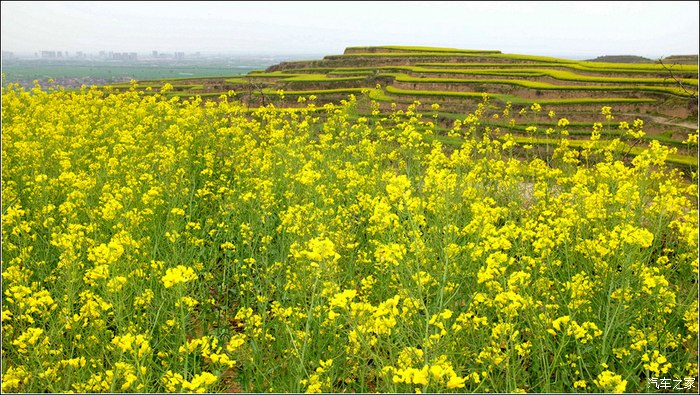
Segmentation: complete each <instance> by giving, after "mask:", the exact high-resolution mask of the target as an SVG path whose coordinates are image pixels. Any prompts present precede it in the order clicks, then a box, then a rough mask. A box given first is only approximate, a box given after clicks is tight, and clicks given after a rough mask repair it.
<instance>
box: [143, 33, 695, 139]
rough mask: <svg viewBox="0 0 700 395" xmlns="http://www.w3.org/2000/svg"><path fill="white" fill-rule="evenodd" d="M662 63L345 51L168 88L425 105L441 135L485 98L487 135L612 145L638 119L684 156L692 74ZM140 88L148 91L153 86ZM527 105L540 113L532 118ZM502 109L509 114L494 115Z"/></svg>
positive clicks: (268, 98)
mask: <svg viewBox="0 0 700 395" xmlns="http://www.w3.org/2000/svg"><path fill="white" fill-rule="evenodd" d="M672 59H673V58H672V57H671V58H669V59H668V60H666V62H664V64H659V63H646V64H640V63H634V64H633V63H604V62H587V61H575V60H567V59H559V58H551V57H543V56H530V55H516V54H504V53H501V52H500V51H479V50H463V49H453V48H432V47H399V46H382V47H350V48H347V49H346V50H345V53H344V54H342V55H332V56H326V57H324V58H323V59H320V60H310V61H296V62H284V63H281V64H278V65H275V66H272V67H270V68H268V69H267V70H264V71H254V72H251V73H249V74H248V75H246V76H244V77H235V78H220V77H219V78H199V79H180V80H171V81H169V82H170V83H171V84H172V85H173V87H174V90H173V91H172V92H170V94H171V95H180V96H187V95H201V96H202V97H203V98H218V97H219V96H221V95H222V94H227V93H230V91H234V92H235V94H236V97H237V98H238V99H240V100H242V101H244V102H246V103H248V104H249V105H250V106H258V105H267V104H270V103H272V104H274V105H275V106H278V107H301V106H304V107H305V106H306V103H305V102H304V101H305V99H306V98H307V97H315V100H316V104H325V103H332V102H338V101H340V100H343V99H347V98H348V95H350V94H354V95H356V96H357V97H358V98H359V100H358V103H359V104H360V105H359V106H358V110H359V112H360V113H362V112H364V113H366V114H365V115H369V114H370V113H371V112H372V110H373V109H374V110H379V111H380V112H384V110H389V109H390V108H392V106H403V107H406V106H407V105H410V104H411V103H414V102H415V101H420V102H421V103H423V104H424V105H425V106H424V107H422V108H421V110H423V111H422V112H423V115H424V116H426V117H428V119H430V117H431V116H432V115H433V114H432V112H431V108H430V107H428V106H427V105H428V104H434V103H435V104H438V105H439V114H437V116H436V117H435V119H436V120H437V123H438V125H437V126H438V127H443V128H447V129H449V128H451V127H452V126H453V125H454V122H455V120H463V119H464V117H465V116H466V115H467V114H469V113H471V112H473V111H474V110H475V109H476V108H477V106H478V105H479V103H482V102H483V100H484V93H488V104H487V105H485V106H483V108H482V111H484V112H485V113H486V115H487V117H488V119H490V121H489V126H491V127H494V128H496V127H497V128H499V129H500V130H501V131H506V132H508V133H512V134H513V135H515V136H516V137H517V136H521V137H523V136H529V137H532V133H528V132H527V131H528V130H529V131H530V132H532V128H530V127H531V126H533V125H534V126H535V127H536V128H537V129H538V130H540V131H546V130H550V129H552V128H555V127H556V126H557V124H558V120H559V119H561V118H566V119H567V120H568V122H569V125H568V130H567V131H568V133H569V136H570V138H571V139H576V138H588V137H589V136H590V135H591V131H592V129H593V127H594V124H595V123H597V122H602V123H603V124H604V128H603V129H601V130H599V132H601V133H602V134H603V135H604V136H606V135H607V136H611V137H614V136H616V135H621V134H624V133H625V130H620V128H619V127H618V125H619V122H622V121H624V122H627V123H628V124H633V122H634V120H635V119H638V118H639V119H641V120H642V121H644V123H643V125H642V126H641V127H642V128H643V131H644V132H645V136H644V138H645V139H656V140H660V141H662V142H664V143H667V144H670V145H676V146H679V147H684V146H687V144H685V145H684V143H683V142H684V141H687V140H688V136H689V135H690V134H692V133H694V132H695V130H696V129H697V112H698V107H697V103H698V102H697V92H698V66H697V65H689V64H677V63H671V61H672ZM144 83H145V84H149V85H152V86H153V87H154V88H157V87H159V86H161V85H162V84H163V81H144V82H142V85H143V84H144ZM363 96H364V97H365V100H363V99H362V97H363ZM370 101H374V102H375V103H376V104H375V106H374V107H372V106H371V105H370ZM534 103H537V104H539V106H538V107H535V108H539V107H541V110H539V111H533V110H532V108H533V104H534ZM604 106H609V107H612V117H605V116H603V115H602V114H600V112H601V108H602V107H604ZM504 108H508V109H509V110H508V111H506V113H504V111H503V110H504ZM375 114H376V112H375ZM594 114H598V118H595V115H594ZM592 118H594V119H592ZM528 128H530V129H528ZM547 134H549V133H543V135H542V136H540V137H542V138H547V137H548V136H547ZM686 151H690V150H686Z"/></svg>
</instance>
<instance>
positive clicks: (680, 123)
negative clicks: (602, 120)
mask: <svg viewBox="0 0 700 395" xmlns="http://www.w3.org/2000/svg"><path fill="white" fill-rule="evenodd" d="M623 115H632V116H640V114H631V113H625V114H623ZM643 117H645V118H649V120H650V121H651V122H654V123H660V124H663V125H670V126H680V127H683V128H688V129H693V130H696V129H697V128H698V124H697V123H691V122H683V121H674V120H672V119H670V118H666V117H661V116H658V115H649V114H644V115H643Z"/></svg>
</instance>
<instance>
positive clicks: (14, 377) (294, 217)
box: [2, 84, 698, 392]
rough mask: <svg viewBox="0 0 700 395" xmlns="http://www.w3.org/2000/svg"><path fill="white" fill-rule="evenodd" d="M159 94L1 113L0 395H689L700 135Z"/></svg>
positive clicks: (375, 105)
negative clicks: (659, 383)
mask: <svg viewBox="0 0 700 395" xmlns="http://www.w3.org/2000/svg"><path fill="white" fill-rule="evenodd" d="M173 88H174V87H173V86H172V85H170V84H166V85H165V86H163V88H162V89H161V90H160V91H159V90H158V89H154V88H152V87H139V86H137V85H136V84H133V85H132V86H131V88H127V89H123V91H122V92H119V91H117V90H116V89H111V88H97V87H93V88H83V89H81V90H79V91H66V90H62V89H58V90H54V89H48V90H46V89H42V88H41V87H39V86H37V87H35V88H34V89H32V90H31V91H25V90H23V89H21V88H18V87H17V86H15V85H13V84H9V85H8V86H5V87H3V89H2V113H3V122H2V390H3V392H68V391H75V392H241V391H243V392H374V391H380V392H646V391H655V389H654V388H653V387H651V388H650V387H649V386H648V383H649V382H650V380H655V379H656V380H661V379H664V378H665V379H669V380H678V381H682V383H683V384H682V385H683V386H686V387H687V386H688V385H689V384H692V383H690V382H691V380H692V381H693V382H694V384H693V385H695V387H694V389H697V384H696V383H697V377H698V366H697V358H698V354H697V350H698V321H697V318H698V284H697V281H696V280H697V277H698V254H697V250H698V188H697V173H695V171H697V166H691V164H693V162H692V158H693V152H694V151H696V150H697V131H696V132H695V133H691V134H689V135H688V137H687V140H686V141H684V142H683V144H681V145H680V146H667V145H664V144H663V143H660V142H659V141H658V140H644V138H643V137H644V122H642V121H634V122H632V121H630V122H627V121H619V120H618V119H616V116H617V113H616V110H615V107H614V106H612V108H611V107H610V106H604V107H602V108H599V109H598V110H597V111H596V112H591V113H589V115H588V117H589V118H588V119H587V120H586V121H581V122H578V123H577V122H574V121H573V120H569V119H566V118H565V117H560V116H558V115H556V113H555V111H554V110H556V108H554V109H552V108H549V107H548V106H547V105H545V104H542V105H540V104H532V105H530V106H527V107H523V109H521V110H520V111H519V112H518V111H516V110H515V109H514V108H513V107H512V106H511V104H508V105H505V106H502V107H500V108H497V109H496V108H495V106H494V103H493V102H491V101H490V99H489V96H488V95H482V97H481V98H480V99H479V100H480V101H479V103H478V105H475V106H474V107H473V108H472V110H471V111H470V112H469V113H467V114H464V116H455V117H454V119H452V126H451V127H449V128H444V127H440V126H439V125H437V123H436V122H437V120H438V119H440V117H441V116H442V115H441V111H442V110H441V107H440V105H438V104H432V105H424V104H420V103H419V102H417V101H415V102H412V103H411V104H409V105H401V104H393V105H390V110H389V111H384V110H383V109H382V108H381V106H382V104H381V103H380V102H378V101H375V100H372V99H371V97H372V96H371V92H369V91H367V92H366V94H361V93H360V94H358V95H357V96H355V95H350V96H347V94H343V95H345V99H344V100H342V102H340V103H336V104H335V105H334V104H320V103H317V98H316V97H314V96H306V95H304V96H298V97H294V100H295V101H296V102H297V104H298V106H297V107H298V108H295V109H283V108H278V107H276V106H275V105H274V103H273V104H268V105H266V106H265V107H254V106H253V107H249V106H247V105H245V104H244V103H242V102H237V101H235V100H234V93H233V92H231V93H230V94H224V95H220V96H219V97H217V100H211V101H202V99H201V97H192V98H190V99H185V98H183V99H181V98H179V97H175V96H171V95H173V94H176V93H174V92H173V91H172V89H173ZM284 95H285V94H284V92H278V96H279V100H282V98H283V96H284ZM288 99H289V98H287V100H288ZM542 114H545V115H544V116H545V117H548V118H551V124H552V125H553V126H551V127H544V126H542V125H541V124H538V123H536V122H535V120H536V119H537V117H539V116H540V115H542ZM494 115H497V116H494ZM516 117H517V118H518V121H517V123H518V124H519V125H523V129H524V130H523V135H522V136H514V135H513V134H511V133H509V132H508V131H507V130H504V129H500V128H498V127H494V126H492V125H490V124H489V122H493V121H494V120H498V119H511V118H516ZM514 122H515V121H514ZM573 127H576V128H590V131H589V135H588V136H587V137H585V138H580V139H578V140H571V139H570V137H571V136H570V135H569V128H573ZM601 136H606V138H605V139H601ZM688 155H690V156H688ZM683 158H686V159H683ZM689 158H690V160H689ZM674 159H675V160H676V162H674V163H670V161H673V160H674ZM683 160H685V161H686V162H683ZM689 391H692V388H691V389H689Z"/></svg>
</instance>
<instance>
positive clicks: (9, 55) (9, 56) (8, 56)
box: [2, 51, 15, 59]
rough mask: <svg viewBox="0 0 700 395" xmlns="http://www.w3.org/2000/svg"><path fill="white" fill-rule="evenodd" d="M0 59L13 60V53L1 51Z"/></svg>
mask: <svg viewBox="0 0 700 395" xmlns="http://www.w3.org/2000/svg"><path fill="white" fill-rule="evenodd" d="M2 58H3V59H14V58H15V53H14V52H11V51H2Z"/></svg>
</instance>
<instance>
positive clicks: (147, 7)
mask: <svg viewBox="0 0 700 395" xmlns="http://www.w3.org/2000/svg"><path fill="white" fill-rule="evenodd" d="M1 16H2V26H1V29H2V49H3V50H5V51H14V52H17V53H25V52H26V53H30V52H35V51H41V50H62V51H71V52H73V51H78V50H80V51H85V52H97V51H100V50H106V51H120V52H122V51H129V52H141V53H143V52H150V51H151V50H158V51H161V52H172V51H185V52H195V51H201V52H202V53H211V52H229V53H238V54H300V55H303V54H339V53H342V52H343V50H344V49H345V47H348V46H360V45H362V46H364V45H391V44H393V45H429V46H441V47H454V48H464V49H497V50H501V51H503V52H505V53H523V54H533V55H550V56H562V57H566V56H569V57H576V58H583V57H591V56H598V55H641V56H647V57H654V58H656V57H660V56H668V55H674V54H697V53H698V30H699V29H698V2H641V1H635V2H556V3H552V2H530V3H525V2H429V1H420V2H331V1H326V2H272V1H270V2H199V1H198V2H194V1H187V2H170V1H168V2H13V1H3V2H2V13H1Z"/></svg>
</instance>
